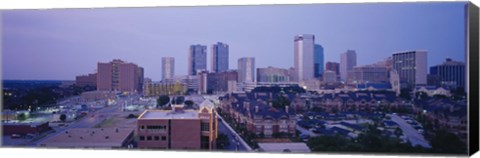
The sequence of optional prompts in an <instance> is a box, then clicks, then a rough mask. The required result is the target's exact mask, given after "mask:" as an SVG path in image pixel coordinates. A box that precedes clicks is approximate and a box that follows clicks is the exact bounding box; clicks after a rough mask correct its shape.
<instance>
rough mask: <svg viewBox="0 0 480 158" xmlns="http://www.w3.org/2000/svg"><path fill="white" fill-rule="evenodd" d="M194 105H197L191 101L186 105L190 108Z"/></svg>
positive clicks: (186, 102)
mask: <svg viewBox="0 0 480 158" xmlns="http://www.w3.org/2000/svg"><path fill="white" fill-rule="evenodd" d="M193 104H195V103H193V101H191V100H187V101H185V105H187V106H188V107H192V106H193Z"/></svg>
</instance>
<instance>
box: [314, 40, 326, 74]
mask: <svg viewBox="0 0 480 158" xmlns="http://www.w3.org/2000/svg"><path fill="white" fill-rule="evenodd" d="M314 60H315V62H314V66H315V67H314V77H315V78H320V79H321V78H322V75H323V71H324V64H323V61H324V56H323V47H322V45H319V44H315V53H314Z"/></svg>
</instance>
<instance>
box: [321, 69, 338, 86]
mask: <svg viewBox="0 0 480 158" xmlns="http://www.w3.org/2000/svg"><path fill="white" fill-rule="evenodd" d="M323 82H327V83H328V82H337V74H336V73H335V72H334V71H331V70H327V71H325V72H324V73H323Z"/></svg>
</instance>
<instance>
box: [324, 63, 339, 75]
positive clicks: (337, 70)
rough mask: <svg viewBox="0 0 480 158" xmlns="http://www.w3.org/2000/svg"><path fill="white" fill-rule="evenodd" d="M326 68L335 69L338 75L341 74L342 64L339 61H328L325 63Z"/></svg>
mask: <svg viewBox="0 0 480 158" xmlns="http://www.w3.org/2000/svg"><path fill="white" fill-rule="evenodd" d="M325 70H329V71H333V72H335V74H336V75H337V76H339V75H340V64H339V63H337V62H331V61H329V62H327V63H326V64H325Z"/></svg>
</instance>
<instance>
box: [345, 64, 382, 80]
mask: <svg viewBox="0 0 480 158" xmlns="http://www.w3.org/2000/svg"><path fill="white" fill-rule="evenodd" d="M351 71H352V73H351V74H352V75H353V76H352V81H353V82H354V83H357V84H363V83H386V82H389V78H388V76H389V74H388V73H389V72H388V71H387V68H386V67H382V66H376V65H366V66H356V67H354V68H353V69H352V70H351Z"/></svg>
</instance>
